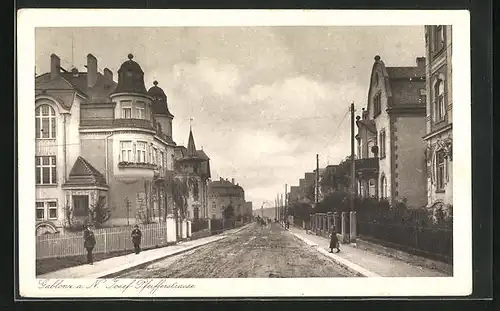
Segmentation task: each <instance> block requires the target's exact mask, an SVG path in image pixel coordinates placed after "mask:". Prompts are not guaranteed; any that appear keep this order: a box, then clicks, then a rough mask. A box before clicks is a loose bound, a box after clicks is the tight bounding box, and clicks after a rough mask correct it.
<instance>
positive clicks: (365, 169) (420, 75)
mask: <svg viewBox="0 0 500 311" xmlns="http://www.w3.org/2000/svg"><path fill="white" fill-rule="evenodd" d="M416 63H417V66H415V67H386V66H385V64H384V62H383V61H382V60H381V59H380V56H378V55H377V56H376V57H375V62H374V64H373V68H372V72H371V78H370V86H369V90H368V103H367V109H366V110H365V109H363V112H362V116H361V117H360V116H358V117H356V125H357V127H358V134H357V136H356V139H357V142H358V148H357V149H358V156H357V160H356V162H355V167H356V178H357V179H358V181H357V182H358V183H357V188H358V193H359V194H360V195H362V196H375V197H379V198H387V199H388V200H389V201H393V200H405V199H406V200H407V204H408V205H409V206H412V207H421V206H424V205H425V204H426V182H425V178H426V174H425V161H424V160H423V156H422V155H423V154H424V152H425V144H424V142H423V141H422V136H424V135H425V102H426V90H425V58H424V57H419V58H417V59H416ZM346 164H348V165H350V161H348V162H346Z"/></svg>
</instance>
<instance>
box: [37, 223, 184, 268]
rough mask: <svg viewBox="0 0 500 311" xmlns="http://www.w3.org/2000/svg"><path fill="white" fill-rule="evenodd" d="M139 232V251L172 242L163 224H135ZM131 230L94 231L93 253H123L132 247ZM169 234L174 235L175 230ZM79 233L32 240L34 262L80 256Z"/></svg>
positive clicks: (173, 237)
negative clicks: (140, 236) (34, 241)
mask: <svg viewBox="0 0 500 311" xmlns="http://www.w3.org/2000/svg"><path fill="white" fill-rule="evenodd" d="M139 228H140V229H141V231H142V240H141V248H150V247H156V246H164V245H167V244H168V243H173V242H175V234H174V235H172V234H170V236H169V234H167V224H166V223H154V224H148V225H139ZM132 229H133V227H132V226H127V227H114V228H101V229H95V230H93V231H94V234H95V238H96V245H95V248H94V253H109V252H114V251H127V250H132V249H133V248H134V246H133V244H132V239H131V237H130V235H131V232H132ZM170 229H172V228H170ZM171 232H174V233H175V229H174V230H173V231H172V230H171ZM86 253H87V251H86V250H85V248H84V247H83V232H78V233H65V234H64V235H62V234H59V233H56V234H46V235H40V236H37V237H36V259H42V258H55V257H69V256H78V255H84V254H86Z"/></svg>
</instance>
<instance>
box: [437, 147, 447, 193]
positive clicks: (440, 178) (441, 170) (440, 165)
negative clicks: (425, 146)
mask: <svg viewBox="0 0 500 311" xmlns="http://www.w3.org/2000/svg"><path fill="white" fill-rule="evenodd" d="M444 161H445V158H444V152H443V151H438V152H437V153H436V190H438V191H441V190H443V189H444V183H445V178H446V176H445V162H444Z"/></svg>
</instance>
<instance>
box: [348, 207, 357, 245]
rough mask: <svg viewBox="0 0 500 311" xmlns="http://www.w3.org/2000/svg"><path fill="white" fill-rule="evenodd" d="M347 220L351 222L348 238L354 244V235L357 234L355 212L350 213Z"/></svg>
mask: <svg viewBox="0 0 500 311" xmlns="http://www.w3.org/2000/svg"><path fill="white" fill-rule="evenodd" d="M349 220H350V222H351V227H350V230H349V231H350V235H349V238H350V240H351V243H356V234H357V230H356V229H357V228H356V212H355V211H351V215H350V217H349Z"/></svg>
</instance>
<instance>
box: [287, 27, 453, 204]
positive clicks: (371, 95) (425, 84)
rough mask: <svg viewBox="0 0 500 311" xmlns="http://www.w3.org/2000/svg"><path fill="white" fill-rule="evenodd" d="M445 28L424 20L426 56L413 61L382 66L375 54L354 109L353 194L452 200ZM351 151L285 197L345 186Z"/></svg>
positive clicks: (307, 196) (310, 196)
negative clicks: (363, 97) (362, 102)
mask: <svg viewBox="0 0 500 311" xmlns="http://www.w3.org/2000/svg"><path fill="white" fill-rule="evenodd" d="M451 46H452V29H451V26H446V25H437V26H425V47H426V55H425V57H419V58H417V59H416V64H415V66H413V67H389V66H386V64H385V63H384V62H383V61H382V59H381V57H380V56H378V55H377V56H375V59H374V63H373V66H372V70H371V73H370V84H369V86H368V96H367V103H366V106H365V108H362V111H361V115H358V116H356V121H355V124H356V127H357V133H356V135H355V141H356V158H355V176H356V181H355V185H356V189H355V191H356V192H357V194H358V195H360V196H362V197H368V196H370V197H377V198H383V199H387V200H388V201H389V202H394V201H396V200H397V201H406V202H407V205H408V206H409V207H416V208H418V207H423V206H427V207H431V206H433V205H434V204H436V203H443V204H453V157H452V156H453V154H452V146H453V136H452V125H453V122H452V107H453V98H452V63H451V57H452V49H451ZM349 159H350V157H347V158H346V160H345V161H342V162H341V163H339V164H338V165H328V166H327V167H325V168H320V169H319V171H318V174H317V175H316V170H314V171H313V172H310V173H306V174H305V176H304V178H303V179H301V180H300V182H299V186H298V187H295V186H292V187H291V189H290V194H289V196H290V197H289V199H290V200H291V201H292V202H293V201H306V202H314V201H315V199H316V198H315V195H316V193H317V195H318V198H317V200H318V201H321V199H322V197H324V196H325V195H326V194H328V193H330V192H332V191H351V190H353V189H351V185H352V182H351V178H350V174H351V173H350V172H351V165H352V164H351V163H352V161H349Z"/></svg>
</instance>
